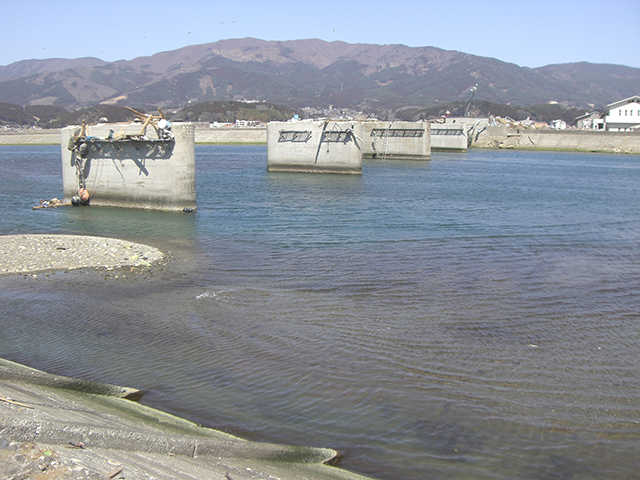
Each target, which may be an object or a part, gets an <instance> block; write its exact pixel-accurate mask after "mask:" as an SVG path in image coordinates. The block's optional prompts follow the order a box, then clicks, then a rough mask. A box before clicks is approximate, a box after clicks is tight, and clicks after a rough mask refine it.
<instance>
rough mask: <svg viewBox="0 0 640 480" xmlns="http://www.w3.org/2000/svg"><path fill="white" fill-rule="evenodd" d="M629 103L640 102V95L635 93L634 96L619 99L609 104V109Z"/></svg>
mask: <svg viewBox="0 0 640 480" xmlns="http://www.w3.org/2000/svg"><path fill="white" fill-rule="evenodd" d="M628 103H640V95H634V96H633V97H629V98H625V99H624V100H618V101H617V102H613V103H610V104H609V105H607V108H608V109H612V108H617V107H621V106H622V105H626V104H628Z"/></svg>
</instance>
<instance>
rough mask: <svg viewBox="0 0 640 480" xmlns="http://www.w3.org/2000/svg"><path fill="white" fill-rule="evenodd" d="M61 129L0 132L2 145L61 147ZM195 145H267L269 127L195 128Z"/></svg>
mask: <svg viewBox="0 0 640 480" xmlns="http://www.w3.org/2000/svg"><path fill="white" fill-rule="evenodd" d="M60 132H61V129H51V130H22V131H17V132H0V145H59V144H60ZM195 143H200V144H221V145H266V144H267V127H252V128H237V127H231V128H200V127H197V128H195Z"/></svg>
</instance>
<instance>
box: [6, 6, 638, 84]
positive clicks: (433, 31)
mask: <svg viewBox="0 0 640 480" xmlns="http://www.w3.org/2000/svg"><path fill="white" fill-rule="evenodd" d="M0 6H1V9H0V11H1V12H2V19H1V20H0V22H1V25H0V45H2V48H1V49H0V65H9V64H11V63H13V62H17V61H20V60H29V59H45V58H80V57H97V58H100V59H102V60H105V61H115V60H131V59H133V58H136V57H140V56H148V55H153V54H155V53H159V52H163V51H168V50H174V49H177V48H181V47H185V46H188V45H196V44H202V43H209V42H216V41H218V40H224V39H230V38H244V37H254V38H259V39H262V40H298V39H309V38H319V39H322V40H326V41H335V40H339V41H344V42H347V43H372V44H380V45H384V44H402V45H407V46H411V47H425V46H431V47H438V48H442V49H445V50H457V51H460V52H464V53H469V54H473V55H479V56H483V57H492V58H497V59H499V60H502V61H505V62H510V63H515V64H517V65H520V66H523V67H532V68H533V67H541V66H544V65H550V64H556V63H571V62H582V61H586V62H591V63H611V64H618V65H627V66H631V67H636V68H640V0H598V1H595V0H580V1H577V0H537V1H536V0H529V1H527V0H515V1H514V0H508V1H507V0H483V1H480V0H474V1H471V0H440V1H431V0H422V1H413V0H409V1H395V2H394V1H389V0H369V1H366V2H358V1H353V0H352V1H345V0H342V1H335V0H318V1H308V0H298V1H280V0H259V1H246V0H227V1H220V0H218V1H211V0H209V1H205V0H173V1H167V0H151V1H141V0H129V1H123V0H107V1H100V2H97V1H93V0H83V1H76V0H57V1H55V2H54V1H52V0H47V1H45V0H21V1H19V2H17V1H13V0H0ZM639 90H640V87H639Z"/></svg>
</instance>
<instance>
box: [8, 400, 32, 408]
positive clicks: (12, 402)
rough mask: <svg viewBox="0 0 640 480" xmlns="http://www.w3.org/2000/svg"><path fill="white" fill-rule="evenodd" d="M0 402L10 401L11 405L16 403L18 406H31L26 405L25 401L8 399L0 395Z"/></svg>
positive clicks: (29, 406)
mask: <svg viewBox="0 0 640 480" xmlns="http://www.w3.org/2000/svg"><path fill="white" fill-rule="evenodd" d="M0 402H7V403H11V404H13V405H18V406H19V407H24V408H33V407H32V406H31V405H27V404H26V403H20V402H16V401H14V400H10V399H8V398H5V397H0Z"/></svg>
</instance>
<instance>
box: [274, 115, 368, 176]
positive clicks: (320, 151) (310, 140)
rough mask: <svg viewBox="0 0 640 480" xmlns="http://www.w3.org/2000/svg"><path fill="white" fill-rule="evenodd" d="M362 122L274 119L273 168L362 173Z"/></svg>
mask: <svg viewBox="0 0 640 480" xmlns="http://www.w3.org/2000/svg"><path fill="white" fill-rule="evenodd" d="M362 143H363V140H362V124H361V123H360V122H356V121H353V122H343V121H331V120H327V121H319V120H316V121H302V122H271V123H269V124H268V125H267V170H268V171H270V172H308V173H347V174H357V175H360V174H362Z"/></svg>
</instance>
